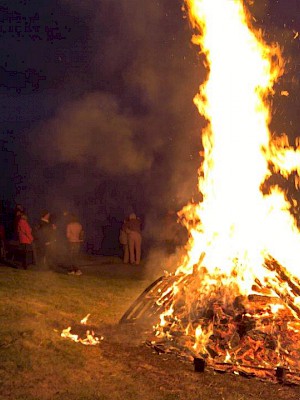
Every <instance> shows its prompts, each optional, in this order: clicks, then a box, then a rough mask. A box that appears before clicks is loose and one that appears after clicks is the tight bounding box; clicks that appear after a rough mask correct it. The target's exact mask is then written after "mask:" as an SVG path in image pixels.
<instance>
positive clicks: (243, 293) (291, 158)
mask: <svg viewBox="0 0 300 400" xmlns="http://www.w3.org/2000/svg"><path fill="white" fill-rule="evenodd" d="M185 3H186V7H187V11H188V14H189V18H190V21H191V24H192V26H193V28H194V29H195V30H196V31H197V30H198V31H199V32H200V35H199V36H194V37H193V42H194V43H195V44H198V45H199V46H200V47H201V52H202V53H204V54H205V56H206V60H207V64H208V69H209V73H208V79H207V81H206V82H205V83H204V84H203V85H202V86H201V87H200V93H199V94H198V95H197V96H196V97H195V99H194V102H195V104H196V105H197V107H198V109H199V112H200V114H202V115H203V116H204V117H205V118H206V120H207V121H208V126H207V128H206V129H205V130H204V131H203V132H202V141H203V147H204V158H203V163H202V166H201V169H200V173H199V175H200V177H199V190H200V192H201V193H202V196H203V201H202V202H201V203H199V204H189V205H188V206H186V207H185V208H184V209H183V210H182V211H181V212H180V213H179V217H180V218H181V221H182V223H184V224H185V226H186V227H187V228H188V230H189V233H190V239H189V242H188V244H187V247H186V250H187V252H186V256H185V257H184V258H183V259H182V260H181V261H180V265H179V267H178V269H177V271H176V273H175V275H174V280H173V281H172V280H171V283H170V284H169V285H166V286H165V287H164V289H163V291H161V292H160V293H156V294H157V295H158V297H157V299H156V307H157V308H158V309H159V310H160V311H161V315H160V320H161V321H160V324H158V325H157V326H156V328H155V332H156V337H157V338H156V340H155V341H152V342H151V345H152V346H156V347H158V348H160V349H162V348H163V349H164V351H175V352H177V353H180V354H181V355H182V354H183V355H184V356H185V357H188V358H189V359H191V360H192V359H194V360H199V359H200V360H204V361H205V364H206V365H208V366H210V367H213V368H214V369H215V370H220V371H231V372H234V373H241V374H246V375H253V376H256V377H260V378H268V379H272V380H278V381H285V382H295V383H300V362H299V360H300V347H299V343H300V280H299V279H298V277H297V275H298V262H299V261H298V251H299V248H300V233H299V230H298V228H297V224H296V221H295V219H294V217H293V216H292V215H291V213H290V207H291V206H290V203H289V202H288V201H287V199H286V196H285V193H284V191H283V190H282V189H281V188H279V187H278V186H272V187H271V188H270V189H269V190H268V193H263V192H262V191H261V188H262V187H263V184H264V183H265V182H266V180H267V179H268V178H269V177H270V176H271V174H272V173H273V172H275V173H277V174H281V175H282V176H283V177H284V178H288V177H289V175H290V174H291V173H292V172H293V173H295V176H296V179H295V183H296V184H297V182H298V181H299V170H300V167H299V166H300V163H299V159H300V158H299V157H300V147H299V146H298V148H297V149H294V148H293V147H292V146H290V145H289V143H288V139H287V136H286V135H283V136H282V137H281V138H277V139H276V140H273V139H272V136H271V133H270V131H269V123H270V119H271V113H270V111H269V107H268V99H269V98H270V96H271V95H274V90H273V85H274V83H275V82H276V80H277V79H278V78H279V77H280V76H281V75H282V74H283V67H284V62H283V60H282V57H281V54H280V50H279V48H278V46H277V45H274V44H273V45H267V44H266V43H265V42H264V41H263V39H262V35H261V33H260V32H257V31H255V30H254V29H253V27H252V26H251V23H250V17H249V15H248V13H247V11H246V8H245V7H244V6H243V3H242V0H232V1H228V0H186V1H185ZM281 94H282V95H287V94H288V93H287V92H282V93H281ZM204 361H203V362H204ZM194 362H195V361H194ZM196 364H197V365H198V361H197V362H196ZM196 364H195V365H196ZM197 368H198V367H197ZM203 368H204V365H203ZM200 369H202V367H201V368H200Z"/></svg>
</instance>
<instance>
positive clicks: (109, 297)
mask: <svg viewBox="0 0 300 400" xmlns="http://www.w3.org/2000/svg"><path fill="white" fill-rule="evenodd" d="M92 264H93V265H87V266H86V267H82V270H83V275H82V276H68V275H66V274H65V273H64V274H63V273H57V272H51V271H38V270H33V269H29V270H27V271H23V270H17V269H12V268H8V267H5V266H0V399H1V400H2V399H3V400H4V399H5V400H40V399H41V400H44V399H45V400H46V399H51V400H52V399H54V400H57V399H61V400H71V399H72V400H100V399H101V400H108V399H111V400H119V399H122V400H123V399H124V400H129V399H143V400H156V399H157V400H163V399H165V400H176V399H177V400H181V399H182V400H183V399H184V400H196V399H199V400H200V399H201V400H208V399H209V400H212V399H218V400H219V399H220V400H229V399H230V400H248V399H252V400H253V399H257V400H269V399H270V398H272V399H274V400H277V399H278V400H280V399H285V400H290V399H291V400H299V399H300V389H299V388H298V387H287V386H282V385H274V384H271V383H266V382H260V381H259V380H254V379H251V380H248V379H245V378H242V377H240V376H232V375H227V374H226V375H220V374H216V373H213V372H211V371H206V372H205V373H204V374H196V373H195V372H194V371H193V368H192V365H190V364H189V363H184V362H182V361H180V360H179V359H176V358H175V357H174V356H171V355H168V356H167V355H160V356H158V355H157V354H156V353H153V352H152V350H150V349H149V348H147V347H146V346H145V345H144V344H143V340H145V339H146V338H145V337H144V336H143V335H144V332H142V331H141V330H140V329H139V328H138V327H135V326H126V325H125V326H124V325H122V326H120V325H118V321H119V319H120V317H121V316H122V314H123V312H124V311H125V310H126V309H127V307H128V306H129V305H130V304H131V303H132V301H133V300H134V299H135V298H136V297H137V296H138V295H139V294H140V293H141V292H142V291H143V289H144V288H145V287H147V286H148V284H149V283H150V282H151V281H152V278H151V281H150V279H147V278H146V277H145V274H144V273H143V267H140V268H139V269H137V268H138V267H130V266H123V265H122V264H119V265H118V264H117V263H116V260H111V259H99V260H98V261H97V262H96V263H95V262H94V263H92ZM88 313H90V314H91V316H90V319H89V321H90V323H91V324H92V325H93V327H94V329H95V333H96V334H97V335H98V336H102V335H103V336H104V340H103V341H102V342H101V343H100V344H99V345H97V346H84V345H82V344H79V343H74V342H71V341H69V340H67V339H63V338H61V336H60V333H61V331H62V330H63V329H64V328H66V327H68V326H72V327H73V329H74V333H77V332H76V331H75V328H77V329H79V328H78V324H79V321H80V320H81V319H82V318H83V317H84V316H85V315H86V314H88Z"/></svg>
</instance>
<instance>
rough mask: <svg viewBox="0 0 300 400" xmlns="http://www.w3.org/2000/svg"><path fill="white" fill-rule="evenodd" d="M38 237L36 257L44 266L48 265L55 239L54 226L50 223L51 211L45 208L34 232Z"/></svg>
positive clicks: (36, 237)
mask: <svg viewBox="0 0 300 400" xmlns="http://www.w3.org/2000/svg"><path fill="white" fill-rule="evenodd" d="M34 236H35V239H36V242H37V243H36V244H37V246H36V257H37V261H38V263H40V265H42V267H47V266H48V262H49V256H50V251H51V244H52V243H53V241H54V227H53V225H52V224H51V223H50V212H49V211H47V210H44V211H43V212H42V213H41V219H40V221H39V223H38V225H37V227H36V229H35V233H34Z"/></svg>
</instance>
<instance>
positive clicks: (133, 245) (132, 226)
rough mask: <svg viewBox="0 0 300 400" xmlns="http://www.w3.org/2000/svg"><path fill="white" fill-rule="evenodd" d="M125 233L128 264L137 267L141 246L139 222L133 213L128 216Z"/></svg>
mask: <svg viewBox="0 0 300 400" xmlns="http://www.w3.org/2000/svg"><path fill="white" fill-rule="evenodd" d="M126 232H127V235H128V245H129V259H130V264H136V265H139V263H140V261H141V246H142V234H141V220H140V219H139V218H137V216H136V215H135V214H134V213H132V214H130V215H129V220H128V222H126Z"/></svg>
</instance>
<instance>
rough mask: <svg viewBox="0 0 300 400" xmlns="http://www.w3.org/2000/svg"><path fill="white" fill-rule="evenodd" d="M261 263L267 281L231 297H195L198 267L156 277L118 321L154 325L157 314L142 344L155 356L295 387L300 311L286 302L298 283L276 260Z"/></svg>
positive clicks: (299, 288)
mask: <svg viewBox="0 0 300 400" xmlns="http://www.w3.org/2000/svg"><path fill="white" fill-rule="evenodd" d="M265 264H266V265H265V266H266V268H268V269H269V270H271V271H273V272H274V275H273V280H272V281H270V280H268V282H259V281H258V280H256V282H255V284H254V285H253V287H252V289H253V293H251V294H249V295H248V296H242V295H240V296H235V297H234V298H230V294H229V293H228V290H229V291H230V288H228V287H222V286H220V287H218V288H212V290H211V291H210V293H209V294H207V293H206V294H205V295H202V294H201V283H200V281H201V275H202V278H204V276H205V277H206V278H207V275H208V271H207V270H206V269H205V268H204V267H201V268H195V270H194V272H193V273H192V274H190V275H183V274H182V275H180V274H179V275H168V276H165V277H161V278H159V279H157V280H156V281H155V282H153V283H152V285H150V286H149V287H148V288H147V289H146V290H145V291H144V292H143V293H142V294H141V296H140V297H139V298H138V299H137V300H136V301H135V302H134V303H133V304H132V306H131V307H130V308H129V309H128V311H127V312H126V313H125V314H124V316H123V317H122V319H121V321H120V322H122V323H125V322H137V321H139V322H145V321H148V323H150V322H153V321H155V320H156V322H157V320H158V318H159V316H160V315H161V317H160V318H161V319H163V323H161V324H160V325H157V326H156V328H155V337H153V338H152V340H149V341H148V342H147V345H148V346H151V347H152V348H153V349H154V350H155V351H156V352H157V353H174V354H176V355H178V356H180V357H182V358H184V359H188V360H190V361H194V363H195V360H203V362H204V363H205V366H206V367H208V368H213V369H214V370H216V371H222V372H233V373H239V374H241V375H247V376H254V377H257V378H261V379H268V380H272V381H277V382H284V383H294V384H300V364H299V359H300V345H299V343H300V318H299V315H300V308H299V306H298V305H296V304H294V303H293V301H292V294H293V293H296V294H297V295H298V293H300V285H299V281H298V279H297V278H294V277H290V276H288V274H287V272H286V271H285V269H284V268H283V267H282V266H281V265H279V264H278V262H276V260H274V259H272V258H269V259H267V260H266V262H265ZM233 284H234V283H233ZM278 287H280V288H281V291H279V290H278V289H277V288H278ZM221 299H222V300H221ZM170 308H171V309H172V314H171V313H170V314H169V315H168V312H166V311H167V310H169V309H170ZM200 333H201V338H202V339H201V340H199V341H197V336H200ZM203 338H204V339H203ZM203 369H204V368H203ZM195 370H196V368H195Z"/></svg>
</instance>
